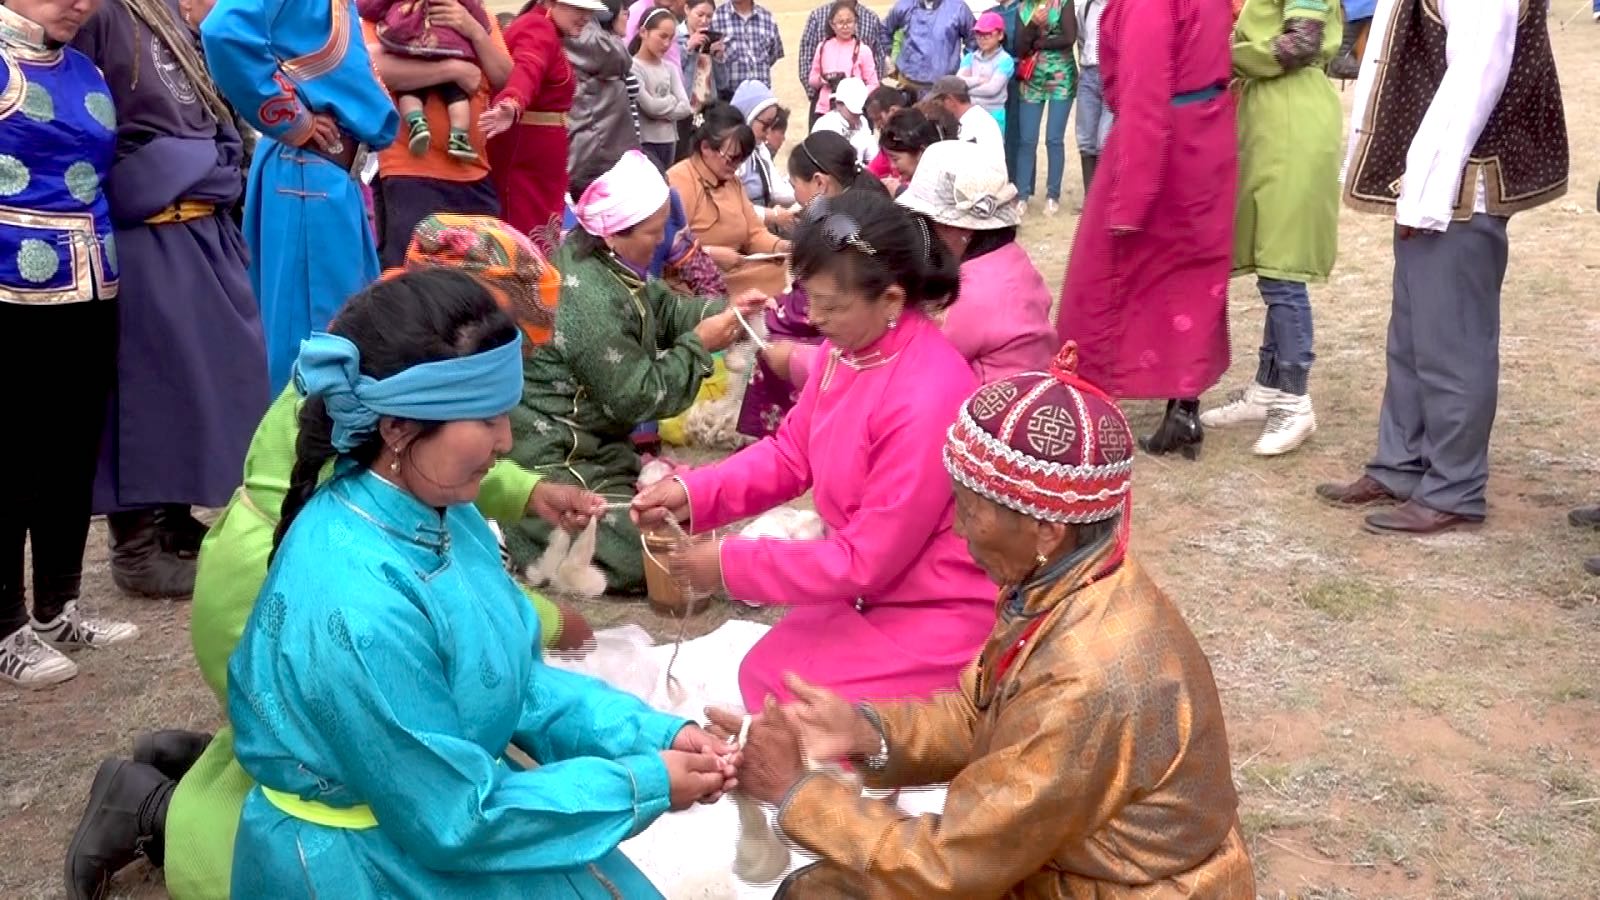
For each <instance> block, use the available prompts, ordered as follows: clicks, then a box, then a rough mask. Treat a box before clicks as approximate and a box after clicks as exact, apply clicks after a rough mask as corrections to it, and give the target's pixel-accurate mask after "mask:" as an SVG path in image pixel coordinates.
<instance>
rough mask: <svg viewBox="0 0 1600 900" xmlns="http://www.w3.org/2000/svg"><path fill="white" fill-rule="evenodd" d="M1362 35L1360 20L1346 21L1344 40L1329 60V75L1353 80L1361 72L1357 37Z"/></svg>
mask: <svg viewBox="0 0 1600 900" xmlns="http://www.w3.org/2000/svg"><path fill="white" fill-rule="evenodd" d="M1360 35H1361V23H1360V22H1346V23H1345V26H1344V40H1343V41H1342V42H1340V44H1339V52H1338V53H1335V54H1334V55H1333V59H1331V60H1328V77H1329V78H1340V79H1343V80H1345V81H1353V80H1355V78H1356V77H1357V76H1358V75H1360V74H1361V60H1359V59H1356V38H1358V37H1360Z"/></svg>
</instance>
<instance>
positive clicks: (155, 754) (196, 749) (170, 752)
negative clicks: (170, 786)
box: [133, 729, 211, 781]
mask: <svg viewBox="0 0 1600 900" xmlns="http://www.w3.org/2000/svg"><path fill="white" fill-rule="evenodd" d="M210 743H211V735H209V734H201V733H200V732H197V731H179V730H176V729H168V730H165V731H147V732H145V733H144V734H141V735H139V736H138V737H136V738H134V739H133V761H134V762H141V763H144V764H145V765H147V766H155V767H156V768H157V769H159V770H160V771H161V774H163V775H165V776H167V777H168V778H171V779H172V780H173V781H177V780H178V779H180V778H182V777H183V776H184V773H185V772H188V771H189V769H190V768H191V767H192V766H193V765H194V764H195V761H196V760H198V759H199V758H200V754H202V753H204V752H205V751H206V747H207V746H208V745H209V744H210Z"/></svg>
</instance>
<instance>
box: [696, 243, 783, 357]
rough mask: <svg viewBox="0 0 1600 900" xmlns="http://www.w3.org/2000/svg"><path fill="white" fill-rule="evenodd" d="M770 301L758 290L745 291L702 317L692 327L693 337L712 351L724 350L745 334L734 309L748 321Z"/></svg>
mask: <svg viewBox="0 0 1600 900" xmlns="http://www.w3.org/2000/svg"><path fill="white" fill-rule="evenodd" d="M713 258H714V257H713ZM772 302H773V301H772V299H771V298H770V297H768V296H767V295H766V294H763V293H761V292H760V291H755V290H751V291H745V292H744V293H742V294H740V295H739V296H737V297H735V298H733V300H731V301H729V303H728V308H727V309H725V310H723V311H722V312H719V313H717V314H716V315H714V316H710V317H708V318H705V319H702V320H701V321H700V324H699V325H696V326H695V327H694V333H695V337H698V338H699V339H700V343H701V344H702V345H704V346H705V348H706V349H707V350H709V351H711V352H712V353H716V352H717V351H719V350H726V349H728V348H729V347H731V346H733V344H734V342H736V341H738V340H739V339H740V338H742V337H744V335H745V331H744V326H742V325H740V324H739V319H738V316H736V315H735V314H734V310H738V311H739V313H741V314H743V315H744V317H745V320H746V321H749V320H750V317H751V316H759V315H762V314H763V313H765V312H766V310H767V307H768V306H769V305H771V304H772Z"/></svg>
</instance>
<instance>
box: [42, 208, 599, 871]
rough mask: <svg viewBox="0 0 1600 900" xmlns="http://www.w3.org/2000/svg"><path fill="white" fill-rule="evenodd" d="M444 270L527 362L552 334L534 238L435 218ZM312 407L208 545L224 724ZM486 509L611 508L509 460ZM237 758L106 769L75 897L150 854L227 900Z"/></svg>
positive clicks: (558, 511) (544, 603)
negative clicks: (489, 299) (475, 292)
mask: <svg viewBox="0 0 1600 900" xmlns="http://www.w3.org/2000/svg"><path fill="white" fill-rule="evenodd" d="M441 267H443V268H451V269H455V270H458V271H462V272H467V273H469V274H471V275H473V276H474V277H476V278H478V279H480V280H481V281H482V282H483V283H484V284H485V286H487V287H488V288H489V290H490V292H491V293H492V295H493V296H494V297H495V299H496V301H497V302H499V303H500V304H501V306H502V308H503V309H505V310H506V312H507V313H508V314H509V315H511V316H512V317H513V318H514V319H515V321H516V322H517V324H518V326H519V327H520V329H521V331H522V334H523V350H524V353H526V352H528V351H531V350H532V349H533V348H534V347H536V346H538V345H540V344H542V343H544V342H546V341H548V340H549V339H550V329H551V326H552V325H553V324H554V321H555V310H554V308H553V307H554V304H555V302H556V299H557V292H556V286H557V285H559V283H560V279H559V277H558V276H557V274H556V272H555V270H554V269H552V268H550V266H549V265H548V264H547V263H546V262H545V260H544V259H543V257H542V256H540V254H539V251H538V250H536V249H535V248H534V246H533V244H532V243H531V242H530V241H529V240H528V238H527V237H525V236H523V235H522V234H521V233H519V232H517V231H516V230H515V229H513V228H511V227H510V226H509V225H507V224H505V223H504V222H501V221H500V220H498V219H493V218H488V217H484V216H454V215H443V216H430V217H429V218H427V219H424V220H423V221H422V223H421V224H420V225H418V226H417V230H416V234H415V235H414V236H413V238H412V241H411V245H410V247H409V249H408V250H407V253H406V269H407V270H411V271H416V270H423V269H432V268H441ZM401 271H402V270H391V272H390V273H387V274H388V276H389V277H394V276H396V275H398V274H400V272H401ZM303 402H304V401H303V400H302V398H301V397H300V394H299V392H298V391H296V390H295V389H294V386H293V385H290V386H289V387H287V388H285V389H284V391H283V393H282V394H280V395H279V396H278V399H277V401H276V402H274V403H273V404H272V406H271V407H270V408H269V409H268V410H267V414H266V416H265V417H263V418H262V420H261V424H260V425H259V426H258V427H257V428H256V433H255V436H254V437H253V438H252V439H251V441H250V450H249V453H248V455H247V456H246V457H245V464H244V484H243V485H241V486H240V488H239V490H238V491H236V492H235V493H234V496H233V499H232V500H231V501H229V503H228V505H227V507H226V508H225V509H223V511H222V514H221V515H219V516H218V517H217V520H216V523H215V524H214V525H212V527H211V530H210V532H209V533H207V534H206V538H205V542H204V543H203V544H202V545H201V547H200V561H199V569H198V575H197V576H196V578H195V589H194V604H193V608H192V611H191V613H190V618H189V629H190V636H191V637H192V639H193V642H194V655H195V662H196V664H197V665H198V666H199V668H200V677H201V678H203V679H205V682H206V686H207V687H209V688H211V691H212V693H214V694H215V695H216V697H217V702H218V703H219V704H220V705H221V709H222V714H223V716H224V717H226V715H227V709H228V658H229V657H230V656H232V655H233V651H234V648H235V647H237V646H238V644H239V637H240V635H242V634H243V633H244V627H245V623H246V622H247V621H249V619H250V612H251V610H253V609H254V608H255V604H256V598H257V597H258V596H259V595H260V593H261V585H262V583H263V582H265V581H266V580H267V558H268V556H270V555H271V553H272V535H273V532H274V531H276V530H277V527H278V522H279V520H280V517H281V511H282V508H283V502H284V495H285V492H286V491H287V490H288V488H289V480H290V473H291V471H292V470H293V468H294V461H295V444H296V443H297V442H298V440H299V414H300V408H301V406H302V404H303ZM325 474H326V471H325ZM475 502H476V505H477V507H478V509H479V510H480V511H481V512H482V513H483V514H484V515H485V516H488V517H490V518H491V519H495V520H498V521H500V522H502V523H504V522H513V521H516V520H517V519H520V518H522V517H523V516H524V515H539V516H543V517H545V518H546V519H548V520H550V521H552V522H556V523H561V524H563V525H565V526H566V527H567V528H569V529H572V528H582V527H583V526H584V525H586V524H587V523H588V517H589V516H591V515H597V514H599V513H600V512H601V510H600V509H597V508H596V504H597V503H598V504H599V505H600V506H602V507H603V505H604V504H603V501H599V499H598V498H596V497H594V496H593V495H590V494H586V493H583V492H582V491H580V490H578V489H577V488H574V487H571V486H569V485H562V484H556V483H554V482H549V481H540V480H539V479H538V478H537V477H536V476H534V475H532V474H530V473H528V472H527V471H525V470H523V469H522V468H521V467H519V466H518V465H517V464H516V463H513V462H511V461H510V460H505V459H503V460H500V461H499V462H498V463H496V464H495V466H494V468H493V469H492V470H490V472H489V474H488V475H486V476H484V479H483V484H482V486H481V487H480V488H479V490H478V496H477V500H476V501H475ZM530 599H531V600H532V601H533V606H534V610H535V612H536V614H537V615H538V616H539V638H540V643H542V644H543V645H544V647H545V648H547V649H551V650H555V651H574V650H580V649H582V648H583V647H584V645H585V642H586V641H589V640H590V639H591V638H592V637H593V632H592V631H591V630H590V628H589V625H588V623H587V622H585V621H584V619H583V617H582V616H580V615H578V614H576V613H575V612H574V611H573V610H571V609H569V608H558V607H556V605H555V604H553V603H551V602H550V601H548V600H546V599H544V598H543V597H539V596H537V595H531V594H530ZM233 750H234V740H233V729H232V728H231V727H229V726H228V725H227V724H226V722H224V724H223V726H222V728H221V729H220V730H218V732H217V734H216V736H215V737H214V738H212V737H208V736H207V735H204V734H195V733H191V732H186V731H173V730H163V731H157V732H153V733H148V734H144V735H141V736H140V737H139V738H137V739H136V740H135V742H134V745H133V758H132V759H110V760H106V761H105V762H104V763H102V764H101V766H100V770H99V771H98V772H97V773H96V775H95V778H94V784H93V787H92V788H91V789H90V799H89V803H88V805H87V806H86V807H85V809H84V813H83V819H82V821H81V822H80V823H79V825H78V830H77V832H76V833H75V834H74V836H73V839H72V843H71V845H70V846H69V849H68V855H67V872H68V876H67V878H68V884H67V897H68V900H100V898H102V897H103V896H105V892H106V885H107V882H108V881H109V879H110V877H111V876H112V875H113V874H114V873H115V872H117V871H118V870H119V869H121V868H123V867H124V866H127V865H128V864H130V863H132V862H133V861H134V860H135V859H136V858H137V857H138V856H140V855H143V856H144V857H145V858H146V859H148V860H149V861H150V863H151V864H152V865H154V866H157V867H162V866H165V872H164V874H165V880H166V889H167V893H168V894H169V895H170V896H171V897H172V900H217V898H222V900H226V898H227V896H228V886H229V882H230V875H229V873H230V872H231V867H232V863H233V843H234V833H235V832H236V831H237V829H238V826H239V810H240V809H241V808H243V807H244V801H245V797H246V796H248V795H249V793H250V789H251V788H253V787H254V786H255V784H254V782H252V781H251V780H250V777H249V776H248V775H246V774H245V772H244V770H242V769H240V768H239V763H238V761H237V760H236V759H235V758H234V752H233ZM168 848H171V850H172V852H171V853H168V852H167V849H168Z"/></svg>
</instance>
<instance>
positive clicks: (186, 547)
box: [156, 504, 209, 556]
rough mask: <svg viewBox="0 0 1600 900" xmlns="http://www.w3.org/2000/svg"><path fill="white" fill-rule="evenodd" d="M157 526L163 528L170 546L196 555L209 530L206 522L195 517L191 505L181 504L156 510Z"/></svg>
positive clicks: (167, 543) (162, 532) (162, 531)
mask: <svg viewBox="0 0 1600 900" xmlns="http://www.w3.org/2000/svg"><path fill="white" fill-rule="evenodd" d="M156 527H158V528H159V529H160V530H161V534H162V535H163V536H164V538H165V540H166V545H167V546H168V547H169V548H171V549H173V550H175V551H176V552H178V553H180V554H185V555H195V556H198V555H199V553H200V543H201V542H202V541H204V540H205V538H206V532H207V531H208V530H209V528H208V527H207V526H206V524H205V523H204V522H202V521H200V520H199V519H196V518H195V517H194V511H193V510H192V509H191V508H190V507H188V506H187V505H180V504H174V505H171V506H163V507H161V508H160V509H158V510H156Z"/></svg>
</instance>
